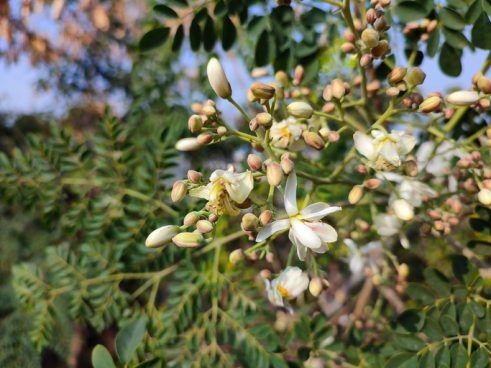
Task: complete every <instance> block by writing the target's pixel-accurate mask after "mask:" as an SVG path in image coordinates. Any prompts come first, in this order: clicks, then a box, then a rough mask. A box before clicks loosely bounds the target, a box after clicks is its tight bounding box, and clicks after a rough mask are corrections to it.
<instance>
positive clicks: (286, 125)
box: [269, 118, 302, 148]
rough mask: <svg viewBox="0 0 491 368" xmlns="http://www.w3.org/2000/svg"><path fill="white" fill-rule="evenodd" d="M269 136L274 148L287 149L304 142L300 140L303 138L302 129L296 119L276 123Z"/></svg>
mask: <svg viewBox="0 0 491 368" xmlns="http://www.w3.org/2000/svg"><path fill="white" fill-rule="evenodd" d="M269 134H270V137H271V142H272V144H273V146H275V147H278V148H287V147H289V146H291V145H293V144H294V143H296V142H302V141H301V140H299V138H300V137H301V136H302V127H301V125H300V124H298V123H297V121H296V119H295V118H288V119H286V120H283V121H280V122H279V123H277V122H274V123H273V125H272V126H271V129H270V133H269Z"/></svg>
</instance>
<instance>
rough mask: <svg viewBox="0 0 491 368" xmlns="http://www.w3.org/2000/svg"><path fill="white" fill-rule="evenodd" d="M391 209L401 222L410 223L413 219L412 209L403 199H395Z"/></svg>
mask: <svg viewBox="0 0 491 368" xmlns="http://www.w3.org/2000/svg"><path fill="white" fill-rule="evenodd" d="M392 207H393V208H394V212H395V214H396V216H397V217H399V218H400V219H401V220H403V221H410V220H412V219H413V218H414V208H413V206H411V205H410V204H409V203H408V201H406V200H405V199H396V200H395V201H394V203H393V205H392Z"/></svg>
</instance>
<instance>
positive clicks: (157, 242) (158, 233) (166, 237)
mask: <svg viewBox="0 0 491 368" xmlns="http://www.w3.org/2000/svg"><path fill="white" fill-rule="evenodd" d="M177 234H179V226H175V225H166V226H162V227H159V228H158V229H156V230H154V231H152V232H151V233H150V235H149V236H148V237H147V239H146V240H145V246H147V247H148V248H160V247H163V246H164V245H166V244H168V243H170V242H171V241H172V238H173V237H174V236H176V235H177Z"/></svg>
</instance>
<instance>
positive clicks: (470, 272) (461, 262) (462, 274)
mask: <svg viewBox="0 0 491 368" xmlns="http://www.w3.org/2000/svg"><path fill="white" fill-rule="evenodd" d="M452 270H453V273H454V275H455V277H456V278H458V279H459V280H460V281H462V282H463V283H464V284H465V285H466V286H467V287H470V286H472V285H473V284H474V282H476V281H477V279H478V278H479V272H478V271H477V269H476V267H474V265H472V264H471V263H470V262H469V260H468V259H467V258H466V257H464V256H458V255H456V256H453V257H452Z"/></svg>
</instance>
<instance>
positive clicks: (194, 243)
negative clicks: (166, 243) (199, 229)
mask: <svg viewBox="0 0 491 368" xmlns="http://www.w3.org/2000/svg"><path fill="white" fill-rule="evenodd" d="M203 240H204V238H203V236H202V235H201V234H200V233H196V232H194V233H189V232H184V233H180V234H177V235H176V236H174V237H173V238H172V242H173V243H174V244H175V245H177V246H178V247H180V248H196V247H198V246H199V245H201V244H202V243H203Z"/></svg>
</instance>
